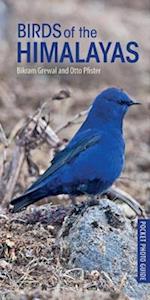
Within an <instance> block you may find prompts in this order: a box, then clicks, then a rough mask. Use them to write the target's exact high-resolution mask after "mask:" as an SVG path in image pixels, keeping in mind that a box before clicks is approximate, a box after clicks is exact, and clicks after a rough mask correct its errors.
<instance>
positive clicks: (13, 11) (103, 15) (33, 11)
mask: <svg viewBox="0 0 150 300" xmlns="http://www.w3.org/2000/svg"><path fill="white" fill-rule="evenodd" d="M18 22H37V23H40V22H41V23H42V22H45V23H46V22H47V23H53V22H59V23H62V24H63V25H64V26H66V27H67V26H68V27H69V26H71V25H85V26H87V27H93V28H96V29H97V30H98V33H99V34H98V38H97V39H98V40H99V41H120V42H121V43H122V44H124V45H126V43H127V42H128V41H130V40H135V41H137V43H138V44H139V46H140V59H139V61H138V62H137V63H135V64H128V63H127V64H121V63H114V64H109V63H107V64H102V65H101V74H100V75H84V76H83V75H81V76H80V75H66V76H50V75H48V76H43V75H42V76H39V75H38V76H37V75H36V76H32V75H30V76H29V75H24V76H23V75H18V76H17V75H16V42H17V23H18ZM149 29H150V2H149V0H143V1H140V0H133V1H130V0H125V1H121V0H113V1H112V0H106V1H101V0H93V1H88V0H74V1H70V0H44V1H42V0H32V1H30V0H19V1H18V0H13V1H11V0H5V1H4V0H0V122H1V124H2V126H3V128H4V130H5V133H6V135H7V136H9V135H10V134H11V132H12V130H13V128H14V127H15V126H16V124H18V122H20V121H21V120H24V119H25V118H26V117H28V116H29V115H32V114H33V113H34V111H35V110H36V109H37V108H38V107H39V106H40V105H41V104H42V103H43V102H45V101H47V103H48V106H49V109H50V120H51V126H52V127H53V129H55V128H57V126H59V125H61V124H63V123H64V122H66V121H67V120H70V119H71V118H72V117H73V116H74V114H76V113H79V112H80V111H81V110H84V109H87V107H88V105H89V104H90V103H91V101H92V100H93V99H94V97H95V96H96V95H97V94H98V93H99V92H100V91H101V90H102V89H103V88H106V87H108V86H118V87H121V88H123V89H125V90H126V91H127V92H128V93H129V94H130V95H131V96H132V97H133V98H136V99H137V100H140V101H141V102H142V104H143V105H142V106H140V107H135V108H132V109H131V110H130V112H129V113H128V115H127V117H126V122H125V136H126V165H125V170H124V174H123V176H124V177H126V178H125V179H124V180H122V181H119V182H118V185H119V186H120V187H121V188H122V189H124V190H126V191H127V192H129V193H130V194H131V195H132V196H134V197H136V198H137V199H138V201H139V202H140V203H141V204H143V205H144V206H145V208H146V210H147V211H150V155H149V154H150V97H149V93H150V56H149V53H150V43H149V41H150V30H149ZM85 49H86V41H85ZM62 89H67V90H69V91H70V93H71V96H70V97H69V98H67V99H64V100H63V101H52V100H51V97H52V96H53V95H54V94H56V93H58V92H59V90H62ZM79 126H80V124H77V125H76V126H71V127H69V128H68V129H66V130H64V131H63V132H62V133H61V135H60V137H61V138H67V139H69V138H70V137H71V136H72V135H73V133H74V131H75V130H76V129H77V128H78V127H79ZM32 155H33V159H34V161H35V162H36V163H37V164H38V165H39V167H40V169H41V170H44V169H45V168H46V167H47V166H48V164H49V160H50V149H49V148H48V147H47V146H44V147H41V148H40V149H37V151H33V153H32ZM21 176H23V175H21ZM31 181H32V180H31ZM23 182H24V184H23V187H22V189H24V188H25V186H26V185H28V180H27V179H24V181H23Z"/></svg>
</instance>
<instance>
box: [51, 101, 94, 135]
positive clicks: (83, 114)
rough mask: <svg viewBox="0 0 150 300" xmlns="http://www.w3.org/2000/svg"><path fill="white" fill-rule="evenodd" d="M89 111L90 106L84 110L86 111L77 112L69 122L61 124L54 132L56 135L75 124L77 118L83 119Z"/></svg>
mask: <svg viewBox="0 0 150 300" xmlns="http://www.w3.org/2000/svg"><path fill="white" fill-rule="evenodd" d="M90 109H91V106H90V108H89V109H86V110H83V111H81V112H79V113H78V114H76V115H75V116H74V117H73V118H72V119H71V120H69V121H67V122H66V123H65V124H63V125H61V126H60V127H58V128H57V129H56V130H55V132H56V134H58V133H60V132H61V131H62V130H63V129H66V128H67V127H69V126H70V125H73V124H75V122H76V120H78V119H79V118H81V117H84V116H85V115H87V114H88V112H89V110H90Z"/></svg>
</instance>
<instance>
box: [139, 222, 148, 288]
mask: <svg viewBox="0 0 150 300" xmlns="http://www.w3.org/2000/svg"><path fill="white" fill-rule="evenodd" d="M137 254H138V257H137V262H138V266H137V267H138V270H137V271H138V276H137V281H138V282H139V283H140V282H141V283H150V219H139V220H138V252H137Z"/></svg>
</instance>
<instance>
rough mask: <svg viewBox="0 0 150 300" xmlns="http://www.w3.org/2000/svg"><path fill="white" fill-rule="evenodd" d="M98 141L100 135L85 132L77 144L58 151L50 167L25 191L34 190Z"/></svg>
mask: <svg viewBox="0 0 150 300" xmlns="http://www.w3.org/2000/svg"><path fill="white" fill-rule="evenodd" d="M99 140H100V134H98V133H94V134H93V133H92V132H91V130H90V132H89V130H87V132H85V133H84V134H83V133H82V134H81V138H79V139H78V141H77V142H74V143H73V144H71V145H70V144H69V145H68V146H67V147H66V148H65V149H64V150H62V151H60V152H59V153H58V154H57V155H56V156H55V157H54V159H53V160H52V162H51V166H50V167H49V168H48V169H47V170H46V171H45V173H44V174H43V175H41V176H40V177H39V179H38V180H37V181H36V182H35V183H33V184H32V186H31V187H30V188H29V189H28V190H27V192H28V191H31V190H32V189H33V190H34V188H36V187H37V186H38V185H39V184H40V183H41V182H42V181H43V180H44V179H46V178H48V177H49V176H51V175H52V174H53V173H55V172H56V171H57V170H58V169H59V168H61V167H62V166H64V165H65V164H68V163H70V162H71V160H73V159H74V158H75V157H77V156H78V155H79V154H80V153H81V152H83V151H85V150H86V149H87V148H89V147H91V146H93V145H95V144H96V143H98V141H99Z"/></svg>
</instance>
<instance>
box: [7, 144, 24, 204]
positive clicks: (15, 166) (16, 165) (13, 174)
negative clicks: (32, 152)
mask: <svg viewBox="0 0 150 300" xmlns="http://www.w3.org/2000/svg"><path fill="white" fill-rule="evenodd" d="M24 158H25V152H24V148H23V147H20V146H19V145H16V147H15V149H14V153H13V158H12V162H11V171H10V175H9V180H8V182H7V185H6V189H5V197H4V199H3V201H2V204H5V203H8V202H10V200H11V198H12V195H13V192H14V188H15V185H16V182H17V180H18V177H19V173H20V170H21V167H22V164H23V161H24Z"/></svg>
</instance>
